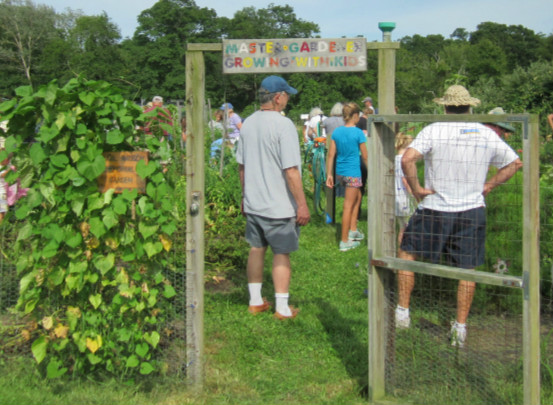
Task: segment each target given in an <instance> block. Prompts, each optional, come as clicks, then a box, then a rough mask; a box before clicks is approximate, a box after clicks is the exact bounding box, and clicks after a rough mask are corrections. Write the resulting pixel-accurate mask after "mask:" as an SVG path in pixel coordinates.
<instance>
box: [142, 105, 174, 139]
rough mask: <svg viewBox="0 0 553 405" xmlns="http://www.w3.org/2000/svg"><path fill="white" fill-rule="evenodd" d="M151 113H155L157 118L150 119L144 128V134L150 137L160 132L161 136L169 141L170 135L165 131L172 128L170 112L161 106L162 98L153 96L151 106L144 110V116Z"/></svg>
mask: <svg viewBox="0 0 553 405" xmlns="http://www.w3.org/2000/svg"><path fill="white" fill-rule="evenodd" d="M152 111H157V116H155V117H151V118H150V120H149V121H148V122H147V123H146V126H145V127H144V132H145V133H146V134H148V135H152V134H154V132H161V133H162V134H163V136H165V137H168V138H169V139H170V138H171V134H169V132H168V131H167V126H173V119H172V117H171V111H169V110H168V109H167V108H166V107H164V106H163V97H161V96H154V98H152V103H151V105H149V106H148V107H147V108H146V109H145V110H144V114H148V113H151V114H150V115H152V114H153V113H152ZM160 124H164V125H160ZM164 126H165V127H164Z"/></svg>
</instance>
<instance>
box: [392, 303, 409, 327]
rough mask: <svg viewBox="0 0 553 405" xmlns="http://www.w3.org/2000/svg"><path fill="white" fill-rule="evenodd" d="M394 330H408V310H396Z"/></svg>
mask: <svg viewBox="0 0 553 405" xmlns="http://www.w3.org/2000/svg"><path fill="white" fill-rule="evenodd" d="M395 318H396V329H409V327H410V326H411V317H410V316H409V310H408V309H407V310H406V309H402V308H396V316H395Z"/></svg>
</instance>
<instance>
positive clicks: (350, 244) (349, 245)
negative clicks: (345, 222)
mask: <svg viewBox="0 0 553 405" xmlns="http://www.w3.org/2000/svg"><path fill="white" fill-rule="evenodd" d="M357 246H359V242H357V241H355V240H348V241H347V242H342V241H340V252H346V251H348V250H351V249H355V248H356V247H357Z"/></svg>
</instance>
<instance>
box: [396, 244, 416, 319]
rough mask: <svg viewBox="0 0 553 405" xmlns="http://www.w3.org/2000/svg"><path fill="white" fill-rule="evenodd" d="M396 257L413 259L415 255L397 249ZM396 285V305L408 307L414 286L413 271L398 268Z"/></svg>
mask: <svg viewBox="0 0 553 405" xmlns="http://www.w3.org/2000/svg"><path fill="white" fill-rule="evenodd" d="M397 257H398V258H399V259H403V260H411V261H414V260H415V259H416V256H415V255H413V254H411V253H407V252H405V251H404V250H401V249H398V254H397ZM397 285H398V293H399V298H398V305H399V306H400V307H402V308H406V309H407V308H409V303H410V301H411V293H412V292H413V288H414V287H415V273H413V272H412V271H405V270H398V272H397Z"/></svg>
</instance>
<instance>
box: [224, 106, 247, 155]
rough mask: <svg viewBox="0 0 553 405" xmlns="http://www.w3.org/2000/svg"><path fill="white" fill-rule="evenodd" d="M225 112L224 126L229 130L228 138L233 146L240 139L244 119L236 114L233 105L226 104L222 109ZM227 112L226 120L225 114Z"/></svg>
mask: <svg viewBox="0 0 553 405" xmlns="http://www.w3.org/2000/svg"><path fill="white" fill-rule="evenodd" d="M219 109H220V110H221V111H222V112H223V125H225V126H226V128H227V136H228V139H229V141H230V143H231V144H232V145H234V144H235V143H236V141H238V139H240V129H241V128H242V118H240V116H239V115H238V114H236V113H235V112H234V107H233V106H232V104H231V103H224V104H223V105H222V106H221V108H219ZM225 112H226V118H224V117H225V114H224V113H225Z"/></svg>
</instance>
